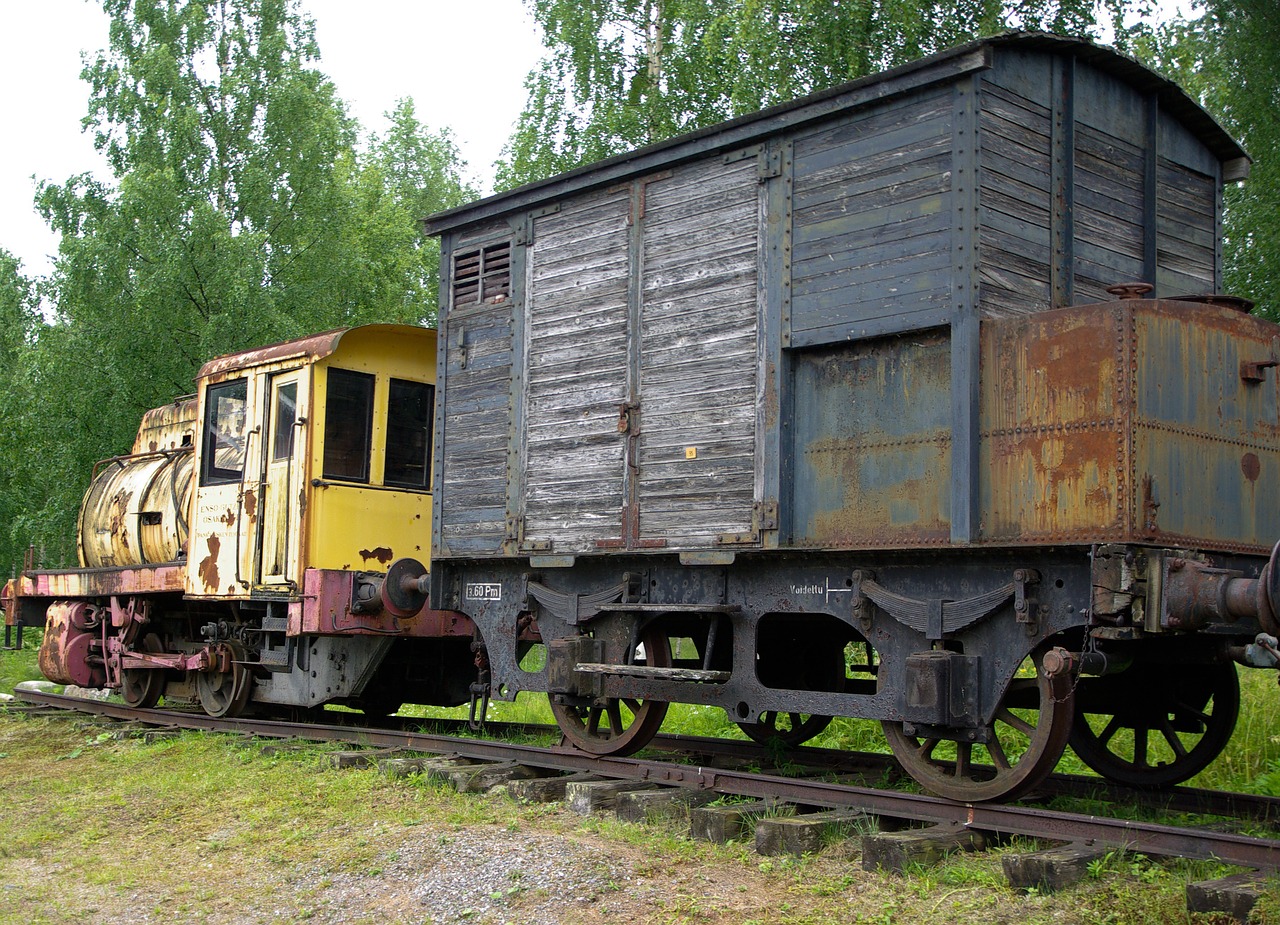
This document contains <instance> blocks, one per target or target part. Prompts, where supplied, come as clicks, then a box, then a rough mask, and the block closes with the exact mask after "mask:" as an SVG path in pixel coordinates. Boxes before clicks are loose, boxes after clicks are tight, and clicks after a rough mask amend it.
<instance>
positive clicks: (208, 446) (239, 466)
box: [200, 379, 248, 485]
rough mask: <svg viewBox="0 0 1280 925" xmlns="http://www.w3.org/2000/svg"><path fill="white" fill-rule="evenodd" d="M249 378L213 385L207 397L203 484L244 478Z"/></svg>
mask: <svg viewBox="0 0 1280 925" xmlns="http://www.w3.org/2000/svg"><path fill="white" fill-rule="evenodd" d="M247 395H248V381H247V380H245V379H236V380H233V381H231V382H220V383H218V384H217V385H211V386H209V390H208V392H206V393H205V399H204V447H203V451H204V458H203V460H201V464H200V484H201V485H224V484H227V483H228V482H238V481H240V476H241V473H242V472H243V471H244V438H245V399H246V398H247Z"/></svg>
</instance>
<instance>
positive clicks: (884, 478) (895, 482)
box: [792, 331, 951, 548]
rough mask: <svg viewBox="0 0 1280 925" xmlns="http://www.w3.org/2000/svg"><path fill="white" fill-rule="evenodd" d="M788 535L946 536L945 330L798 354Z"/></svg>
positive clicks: (816, 539) (819, 542) (882, 543)
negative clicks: (793, 467) (790, 525)
mask: <svg viewBox="0 0 1280 925" xmlns="http://www.w3.org/2000/svg"><path fill="white" fill-rule="evenodd" d="M794 422H795V423H794V429H795V443H794V447H795V449H794V466H795V472H794V478H793V489H792V498H793V518H792V529H793V533H794V537H793V542H794V543H795V545H797V546H820V547H828V548H886V547H903V546H925V545H939V544H943V543H947V542H949V540H950V535H951V526H950V510H951V499H950V486H951V480H950V472H951V341H950V338H949V336H948V335H947V333H946V332H945V331H934V332H921V333H917V334H912V335H909V336H903V337H887V338H881V339H877V340H873V341H859V342H856V343H852V344H848V345H841V346H838V347H832V348H821V349H815V350H810V351H805V352H803V353H800V354H798V355H797V357H796V367H795V410H794Z"/></svg>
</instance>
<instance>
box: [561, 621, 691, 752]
mask: <svg viewBox="0 0 1280 925" xmlns="http://www.w3.org/2000/svg"><path fill="white" fill-rule="evenodd" d="M640 643H641V644H640V645H639V646H637V647H636V651H635V652H634V653H633V654H632V661H631V663H632V664H641V665H651V666H652V667H654V668H669V667H671V644H670V642H669V641H668V640H667V637H666V636H665V635H663V634H662V633H660V632H657V631H656V630H654V629H650V630H649V631H647V632H645V633H644V634H642V635H641V638H640ZM557 696H558V695H553V696H552V697H551V713H552V714H553V715H554V716H555V718H556V723H557V724H558V725H559V726H560V731H561V732H563V733H564V736H565V738H566V739H568V740H569V741H570V742H572V743H573V744H574V745H575V746H577V747H578V748H580V749H582V750H583V751H584V752H591V753H592V754H593V755H632V754H634V753H636V752H638V751H639V750H640V749H642V748H644V747H645V746H646V745H648V744H649V741H650V740H651V739H652V738H653V737H654V736H655V735H657V732H658V728H659V727H660V726H661V725H662V721H663V719H665V718H666V715H667V704H666V703H665V702H663V701H659V700H634V699H631V698H610V699H609V700H607V701H605V702H604V704H603V705H601V704H596V703H590V704H574V703H562V702H559V701H558V700H557Z"/></svg>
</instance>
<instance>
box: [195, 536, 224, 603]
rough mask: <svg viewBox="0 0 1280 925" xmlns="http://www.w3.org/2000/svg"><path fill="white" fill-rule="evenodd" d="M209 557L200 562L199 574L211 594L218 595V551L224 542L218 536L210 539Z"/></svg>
mask: <svg viewBox="0 0 1280 925" xmlns="http://www.w3.org/2000/svg"><path fill="white" fill-rule="evenodd" d="M208 543H209V555H207V556H205V557H204V558H203V559H201V560H200V568H199V570H198V571H197V574H198V575H199V576H200V580H201V581H202V582H204V588H205V590H206V591H208V592H210V593H216V592H217V590H218V550H220V549H221V548H222V540H220V539H218V537H217V535H216V534H214V535H213V536H210V537H209V540H208Z"/></svg>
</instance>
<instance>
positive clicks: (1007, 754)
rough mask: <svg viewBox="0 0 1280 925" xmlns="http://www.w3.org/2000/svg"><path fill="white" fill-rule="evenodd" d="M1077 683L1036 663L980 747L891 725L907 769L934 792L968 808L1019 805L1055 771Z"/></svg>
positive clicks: (888, 732)
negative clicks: (1051, 674)
mask: <svg viewBox="0 0 1280 925" xmlns="http://www.w3.org/2000/svg"><path fill="white" fill-rule="evenodd" d="M1071 714H1072V693H1071V679H1070V677H1069V676H1068V675H1067V674H1066V673H1065V672H1064V673H1062V674H1060V675H1058V676H1057V677H1053V678H1050V677H1049V676H1048V675H1047V674H1046V673H1045V671H1044V669H1043V667H1042V665H1041V659H1040V655H1039V654H1037V655H1034V656H1032V657H1029V658H1028V659H1026V660H1025V661H1024V662H1023V665H1022V668H1021V669H1020V670H1019V672H1018V674H1017V675H1016V676H1015V677H1014V679H1013V681H1012V682H1011V683H1010V684H1009V687H1008V689H1007V690H1006V691H1005V694H1004V697H1003V699H1002V700H1001V703H1000V707H999V709H998V710H996V715H995V718H994V720H993V722H992V723H991V724H990V725H989V726H987V727H986V728H985V729H983V730H981V732H982V736H981V738H984V739H986V740H987V741H985V742H978V741H959V742H956V741H952V740H950V739H943V738H929V737H927V736H919V735H908V734H907V733H906V732H904V731H903V724H902V723H900V722H890V721H887V720H886V721H885V722H884V724H883V725H884V733H885V737H886V738H887V739H888V740H889V746H890V748H891V749H892V750H893V755H894V757H895V758H897V759H898V762H899V763H900V764H901V765H902V767H903V769H904V770H905V771H906V772H907V773H908V774H910V775H911V776H912V777H913V778H915V779H916V781H918V782H919V783H920V784H921V785H922V786H923V787H925V788H926V789H927V790H930V791H932V792H933V793H936V794H937V795H938V796H942V797H946V798H948V799H951V800H959V801H961V802H964V803H979V802H983V801H986V800H1000V799H1012V798H1014V797H1016V796H1018V795H1020V794H1023V793H1026V792H1027V791H1028V790H1030V789H1031V788H1033V787H1035V786H1036V785H1037V784H1038V783H1040V781H1042V780H1044V778H1045V777H1046V776H1047V775H1048V774H1049V773H1050V772H1051V771H1052V770H1053V769H1054V767H1055V766H1056V765H1057V763H1058V759H1059V758H1061V757H1062V752H1063V749H1065V748H1066V745H1067V738H1068V736H1069V734H1070V731H1071Z"/></svg>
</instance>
